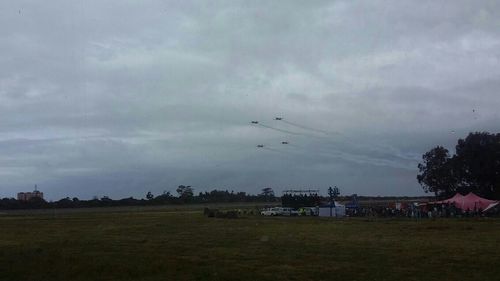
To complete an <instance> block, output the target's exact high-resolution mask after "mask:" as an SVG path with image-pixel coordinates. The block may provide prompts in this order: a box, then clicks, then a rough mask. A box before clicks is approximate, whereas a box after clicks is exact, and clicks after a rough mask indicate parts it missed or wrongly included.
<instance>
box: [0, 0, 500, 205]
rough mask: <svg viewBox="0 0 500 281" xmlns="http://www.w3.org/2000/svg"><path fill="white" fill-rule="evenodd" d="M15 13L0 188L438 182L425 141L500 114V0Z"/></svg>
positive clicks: (131, 190)
mask: <svg viewBox="0 0 500 281" xmlns="http://www.w3.org/2000/svg"><path fill="white" fill-rule="evenodd" d="M0 31H1V32H2V37H3V38H4V40H3V41H2V44H0V165H1V168H0V170H1V172H0V174H1V175H2V178H1V179H0V196H13V195H14V194H15V192H16V191H18V190H21V189H26V188H30V186H32V185H34V184H35V183H38V184H39V186H40V187H41V188H43V190H44V191H45V193H46V194H47V195H48V196H49V198H51V199H57V198H60V197H65V196H80V197H84V198H88V197H91V196H93V195H100V196H101V195H108V196H111V197H120V196H122V197H125V196H129V195H133V196H143V195H144V194H145V192H147V191H148V190H152V191H153V192H154V193H159V192H161V191H163V190H165V189H169V190H170V191H173V189H175V186H176V185H178V184H191V185H193V186H195V187H196V188H197V190H198V191H201V190H204V189H208V188H215V187H217V188H228V189H234V190H243V191H248V192H252V193H256V192H258V191H259V189H260V188H261V187H264V186H271V187H273V188H275V189H276V190H277V191H279V190H281V189H283V188H285V187H292V186H293V187H300V186H315V187H321V188H323V187H327V186H330V185H333V184H336V185H338V186H340V187H341V191H342V192H343V193H361V194H411V195H413V194H421V192H422V191H421V189H420V187H419V186H418V185H417V183H416V180H415V176H416V172H417V171H416V164H417V162H418V160H419V157H420V155H421V154H422V153H424V152H425V151H426V150H428V149H429V148H431V147H432V146H434V145H437V144H440V145H444V146H446V147H449V148H453V145H454V144H455V142H456V139H457V138H459V137H463V136H465V135H466V134H467V133H468V132H469V131H481V130H489V131H498V130H499V127H498V122H497V121H498V118H499V116H498V113H497V112H498V110H497V109H496V108H498V106H499V103H500V98H499V97H500V96H499V95H498V90H499V89H500V88H499V87H500V79H499V78H498V77H500V68H499V67H498V65H499V59H500V52H499V50H500V48H499V47H500V6H499V3H498V2H497V1H483V2H473V1H441V2H436V1H398V2H395V3H390V4H389V3H386V2H383V1H363V2H352V1H314V2H312V3H308V2H307V3H306V2H304V1H254V2H248V1H215V2H214V1H211V2H202V3H201V2H189V1H166V2H164V1H146V2H136V1H110V2H105V3H102V2H100V1H87V2H85V3H71V2H67V1H53V2H50V3H37V2H35V1H16V2H2V3H1V4H0ZM472 109H474V110H475V111H474V112H472ZM276 116H281V117H284V118H285V120H288V121H289V122H291V123H294V124H298V125H299V126H293V125H290V124H286V123H284V122H277V121H276V120H273V118H274V117H276ZM251 120H259V121H261V122H262V124H266V125H268V126H271V127H274V128H277V129H279V130H272V129H266V128H264V127H259V126H251V125H250V124H249V122H250V121H251ZM307 128H313V129H316V130H311V129H307ZM287 131H289V132H295V133H294V134H291V133H286V132H287ZM452 131H453V132H454V133H452ZM321 132H326V133H321ZM284 140H286V141H289V142H290V144H291V145H290V146H283V145H281V141H284ZM257 144H265V145H266V147H267V148H270V149H269V150H266V149H264V150H258V149H257V148H256V147H255V146H256V145H257Z"/></svg>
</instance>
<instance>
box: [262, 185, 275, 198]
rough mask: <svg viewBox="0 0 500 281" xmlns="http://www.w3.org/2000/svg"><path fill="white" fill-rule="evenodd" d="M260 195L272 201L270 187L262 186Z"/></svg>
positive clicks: (272, 196)
mask: <svg viewBox="0 0 500 281" xmlns="http://www.w3.org/2000/svg"><path fill="white" fill-rule="evenodd" d="M260 196H263V197H265V198H266V201H272V200H274V190H273V189H272V188H270V187H266V188H263V189H262V192H261V193H260Z"/></svg>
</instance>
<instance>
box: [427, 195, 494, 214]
mask: <svg viewBox="0 0 500 281" xmlns="http://www.w3.org/2000/svg"><path fill="white" fill-rule="evenodd" d="M435 203H437V204H454V205H455V207H457V208H459V209H462V210H464V211H473V210H483V211H484V210H486V209H488V208H491V207H492V206H495V205H496V204H498V201H494V200H489V199H486V198H482V197H479V196H477V195H476V194H474V193H472V192H470V193H469V194H467V195H465V196H464V195H461V194H460V193H457V194H455V196H453V197H451V198H449V199H446V200H442V201H437V202H435ZM495 203H496V204H495Z"/></svg>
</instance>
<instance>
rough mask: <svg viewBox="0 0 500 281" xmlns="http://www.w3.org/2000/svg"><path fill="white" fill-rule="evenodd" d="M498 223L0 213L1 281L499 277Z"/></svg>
mask: <svg viewBox="0 0 500 281" xmlns="http://www.w3.org/2000/svg"><path fill="white" fill-rule="evenodd" d="M499 242H500V220H499V219H468V220H459V219H450V220H447V219H443V220H435V221H431V220H425V221H412V220H391V219H371V220H368V219H342V220H336V219H325V218H310V217H297V218H266V217H259V216H248V217H246V218H240V219H215V218H205V217H203V215H202V213H201V210H200V209H181V210H179V209H177V210H175V209H168V208H163V209H162V208H157V209H133V210H132V209H131V210H129V211H126V210H120V211H117V212H114V211H103V210H100V211H94V212H82V213H79V212H68V213H65V212H59V213H52V214H49V213H40V214H32V213H30V214H19V213H16V214H2V215H0V280H12V281H20V280H500V243H499Z"/></svg>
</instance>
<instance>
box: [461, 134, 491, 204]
mask: <svg viewBox="0 0 500 281" xmlns="http://www.w3.org/2000/svg"><path fill="white" fill-rule="evenodd" d="M455 157H456V160H457V162H458V163H459V165H457V166H456V167H455V168H456V170H457V171H456V172H457V176H458V180H459V183H460V187H461V189H463V190H464V191H467V192H470V191H472V192H475V193H477V194H478V195H481V196H484V197H487V198H491V199H499V198H500V134H490V133H487V132H476V133H470V134H469V135H468V136H467V137H466V138H465V139H460V140H458V144H457V146H456V156H455Z"/></svg>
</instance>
